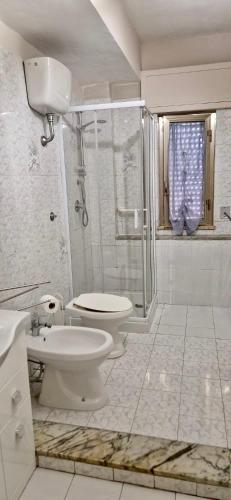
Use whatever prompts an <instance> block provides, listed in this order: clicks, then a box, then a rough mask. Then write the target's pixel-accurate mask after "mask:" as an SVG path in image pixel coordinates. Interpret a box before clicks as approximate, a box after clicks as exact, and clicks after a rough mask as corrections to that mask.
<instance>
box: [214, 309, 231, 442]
mask: <svg viewBox="0 0 231 500" xmlns="http://www.w3.org/2000/svg"><path fill="white" fill-rule="evenodd" d="M212 315H213V324H214V332H215V321H214V314H213V307H212ZM215 343H216V353H217V362H218V371H219V383H220V389H221V402H222V408H223V416H224V423H225V435H226V446H227V448H228V436H227V426H226V416H225V404H224V397H223V393H222V385H221V372H220V362H219V355H218V348H217V341H216V339H215Z"/></svg>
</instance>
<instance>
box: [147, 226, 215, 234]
mask: <svg viewBox="0 0 231 500" xmlns="http://www.w3.org/2000/svg"><path fill="white" fill-rule="evenodd" d="M214 229H216V226H213V225H203V226H198V231H214ZM157 231H172V226H158V227H157ZM186 236H187V235H186Z"/></svg>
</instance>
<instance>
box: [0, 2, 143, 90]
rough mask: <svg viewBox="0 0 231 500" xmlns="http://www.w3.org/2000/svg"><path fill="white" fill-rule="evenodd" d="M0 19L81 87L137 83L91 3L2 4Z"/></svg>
mask: <svg viewBox="0 0 231 500" xmlns="http://www.w3.org/2000/svg"><path fill="white" fill-rule="evenodd" d="M0 19H1V20H2V21H3V22H5V23H6V24H7V25H8V26H10V27H11V28H13V29H14V30H16V31H17V32H18V33H20V34H21V35H22V37H23V38H24V39H25V40H26V41H28V42H29V43H30V44H32V45H34V46H35V47H36V48H37V49H38V50H40V51H41V52H42V53H44V54H47V55H50V56H51V57H55V58H57V59H59V60H60V61H61V62H63V63H64V64H66V65H67V66H68V67H69V69H70V70H71V71H72V74H73V77H74V78H75V79H76V80H78V81H79V82H80V83H89V82H99V81H118V80H119V81H121V80H129V81H132V80H137V76H136V75H135V73H134V72H133V70H132V69H131V67H130V66H129V64H128V62H127V60H126V58H125V57H124V55H123V54H122V52H121V50H120V49H119V47H118V45H117V44H116V42H115V40H114V39H113V37H112V36H111V34H110V33H109V31H108V30H107V28H106V26H105V24H104V23H103V21H102V20H101V18H100V17H99V15H98V14H97V12H96V10H95V8H94V7H93V5H92V4H91V2H90V1H89V0H20V1H19V0H0Z"/></svg>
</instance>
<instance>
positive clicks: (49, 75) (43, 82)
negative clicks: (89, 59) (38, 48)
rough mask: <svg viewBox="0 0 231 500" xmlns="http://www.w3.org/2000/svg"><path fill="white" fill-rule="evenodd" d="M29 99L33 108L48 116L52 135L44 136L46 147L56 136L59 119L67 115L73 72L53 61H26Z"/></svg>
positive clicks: (42, 141)
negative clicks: (59, 116)
mask: <svg viewBox="0 0 231 500" xmlns="http://www.w3.org/2000/svg"><path fill="white" fill-rule="evenodd" d="M24 68H25V76H26V85H27V95H28V101H29V104H30V106H31V107H32V108H33V109H35V111H37V112H38V113H40V114H41V115H45V116H46V119H47V122H48V128H49V135H48V136H46V135H42V137H41V144H42V146H46V145H47V144H48V143H49V142H51V141H53V139H54V136H55V131H54V123H55V118H56V115H63V114H64V113H67V112H68V109H69V106H70V99H71V72H70V71H69V69H68V68H66V66H64V65H63V64H61V63H60V62H59V61H56V59H52V58H51V57H34V58H33V59H27V60H26V61H24Z"/></svg>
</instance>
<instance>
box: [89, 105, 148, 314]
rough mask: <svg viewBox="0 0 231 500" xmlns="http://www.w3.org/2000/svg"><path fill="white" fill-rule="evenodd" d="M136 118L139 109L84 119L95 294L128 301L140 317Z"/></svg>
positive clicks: (139, 139) (140, 221)
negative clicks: (97, 292) (104, 294)
mask: <svg viewBox="0 0 231 500" xmlns="http://www.w3.org/2000/svg"><path fill="white" fill-rule="evenodd" d="M140 118H141V112H140V109H139V108H127V109H124V108H123V109H111V110H97V112H95V111H87V112H83V113H82V123H83V125H84V126H85V125H86V124H87V123H90V125H89V126H88V127H85V129H84V158H85V164H86V174H87V175H86V177H87V178H88V206H89V216H90V217H89V219H90V225H91V240H92V268H93V289H94V290H95V291H102V292H108V293H116V294H120V295H125V296H127V297H129V298H130V299H131V301H132V303H133V305H134V312H135V315H139V316H143V315H144V309H143V286H144V277H143V259H142V253H143V246H142V237H143V235H142V227H143V193H142V176H143V172H142V157H141V150H142V148H141V146H142V134H141V119H140Z"/></svg>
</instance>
